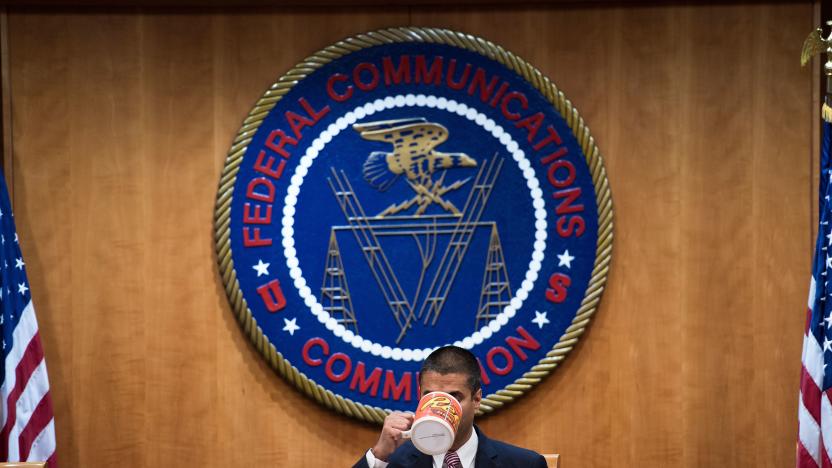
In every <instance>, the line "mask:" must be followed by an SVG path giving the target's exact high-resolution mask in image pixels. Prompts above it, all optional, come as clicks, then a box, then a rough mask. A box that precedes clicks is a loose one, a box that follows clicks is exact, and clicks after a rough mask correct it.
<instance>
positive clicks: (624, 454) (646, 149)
mask: <svg viewBox="0 0 832 468" xmlns="http://www.w3.org/2000/svg"><path fill="white" fill-rule="evenodd" d="M812 14H813V12H812V5H811V4H810V3H803V4H791V3H790V4H785V5H778V4H763V5H748V4H743V5H741V6H730V5H721V6H707V5H687V6H673V5H667V6H658V5H652V6H610V5H592V6H580V5H577V6H576V5H569V4H566V5H563V4H560V5H552V6H535V7H513V8H509V7H501V8H495V7H489V8H473V7H472V8H457V9H451V10H449V9H447V8H443V9H438V8H435V7H422V6H418V7H417V6H414V7H412V8H409V9H408V8H399V9H394V10H387V11H379V10H378V9H355V8H352V9H320V10H312V9H310V10H286V11H284V10H278V9H274V10H257V11H241V12H228V11H217V12H205V13H196V12H170V13H166V12H164V11H154V12H147V11H141V10H132V11H129V10H125V11H119V12H106V11H87V12H81V13H78V12H75V13H71V12H66V11H54V12H36V11H30V10H14V9H12V10H11V11H10V13H9V16H8V24H9V50H10V57H9V63H10V87H11V93H12V94H11V98H12V100H11V104H12V122H11V124H12V131H13V135H12V136H13V143H14V152H13V157H14V161H13V162H14V164H13V167H14V173H13V174H12V180H13V182H14V191H15V194H14V195H15V196H14V203H15V212H16V219H17V223H18V228H19V230H20V235H21V239H22V247H23V250H24V254H25V256H26V260H27V268H28V272H29V276H30V282H31V287H32V292H33V297H34V300H35V305H36V308H37V310H38V316H39V318H40V322H41V327H42V330H43V331H42V336H43V339H44V346H45V348H46V354H47V360H48V363H49V367H50V377H51V382H52V387H53V398H54V399H55V407H56V418H57V433H58V444H59V461H60V462H61V464H62V466H65V467H66V466H70V467H74V466H78V467H82V466H90V467H92V466H108V465H119V466H125V467H131V468H133V467H135V468H144V467H155V466H172V465H174V464H176V463H183V464H188V465H194V466H206V467H221V466H223V467H224V466H233V465H234V464H244V465H252V466H258V465H266V466H322V467H323V466H341V465H348V464H351V462H352V461H353V460H354V459H355V458H356V457H357V456H358V455H360V454H361V453H362V452H363V451H364V450H365V449H366V447H368V446H369V445H370V444H371V443H372V442H373V441H374V439H375V437H376V430H377V429H376V428H375V427H372V426H369V425H365V424H362V423H358V422H354V421H352V420H348V419H345V418H343V417H340V416H338V415H335V414H334V413H332V412H330V411H327V410H324V409H322V408H321V407H319V406H318V405H317V404H315V403H313V402H312V401H311V400H309V399H308V398H306V397H304V396H302V395H301V394H299V393H298V392H296V391H295V390H293V389H292V387H290V386H289V385H287V384H286V383H285V382H284V381H283V380H282V379H280V378H279V377H277V376H276V375H275V374H274V373H273V372H272V371H271V370H270V369H269V368H268V366H267V365H266V364H264V363H263V362H262V359H260V357H259V355H258V354H257V352H256V351H255V350H254V349H253V347H252V346H250V345H249V343H248V341H247V339H246V338H245V337H244V336H243V333H242V332H241V331H240V329H239V327H238V326H237V323H236V321H235V319H234V318H233V317H232V315H231V312H230V310H229V307H228V305H227V301H226V299H225V295H224V292H223V290H222V287H221V280H220V278H219V276H218V273H217V268H216V266H215V261H214V256H213V253H212V250H213V241H212V237H211V236H212V224H211V223H212V209H213V201H214V196H215V191H216V184H217V181H218V177H219V173H220V171H221V169H222V165H223V160H224V157H225V152H226V151H227V149H228V146H229V144H230V141H231V139H232V138H233V136H234V135H235V134H236V131H237V129H238V127H239V125H240V122H241V121H242V119H243V117H244V116H245V114H246V113H247V112H248V111H249V110H250V107H251V105H252V104H253V103H254V102H255V100H256V99H257V98H258V97H259V96H260V95H261V94H262V92H263V91H264V90H265V89H266V88H267V86H268V85H269V84H270V83H271V82H273V81H274V80H275V79H276V78H277V77H279V76H280V75H281V74H282V73H283V72H285V71H286V70H288V69H289V68H290V67H291V66H292V65H294V64H295V63H296V62H297V61H299V60H301V59H303V58H304V57H306V56H307V55H308V54H309V53H311V52H313V51H315V50H317V49H319V48H321V47H324V46H326V45H328V44H330V43H332V42H334V41H336V40H338V39H341V38H343V37H346V36H348V35H352V34H355V33H358V32H362V31H366V30H371V29H376V28H380V27H385V26H394V25H407V24H413V25H425V26H441V27H451V28H454V29H459V30H462V31H465V32H469V33H473V34H477V35H480V36H483V37H486V38H488V39H491V40H493V41H495V42H497V43H499V44H501V45H503V46H505V47H506V48H508V49H509V50H512V51H513V52H515V53H518V54H519V55H521V56H522V57H524V58H526V59H527V60H529V61H530V62H532V63H533V64H535V65H536V66H538V67H539V68H540V69H541V70H542V71H543V72H544V73H545V74H546V75H548V76H549V77H551V78H552V79H553V80H554V81H555V82H556V83H557V84H558V85H559V86H560V87H561V88H562V89H563V90H564V91H565V92H566V93H567V95H568V96H569V97H570V98H571V99H572V101H573V102H574V103H575V104H576V106H577V107H578V108H579V109H580V111H581V113H582V115H583V116H584V118H585V119H586V120H587V122H588V123H589V124H590V126H591V127H592V129H593V135H594V136H595V138H596V139H597V141H598V143H599V145H600V147H601V149H602V151H603V152H604V155H605V158H606V164H607V169H608V173H609V179H610V183H611V186H612V189H613V197H614V201H615V206H616V241H615V251H614V259H613V268H612V272H611V274H610V282H609V288H608V290H607V292H606V293H605V297H604V299H603V302H602V306H601V308H600V310H599V312H598V314H597V316H596V319H595V320H594V322H593V324H592V326H591V328H590V330H589V332H588V333H587V335H586V336H585V338H584V340H583V341H582V342H581V343H580V344H579V346H578V347H577V348H576V350H575V351H574V352H573V354H572V355H571V356H570V357H569V358H568V359H567V361H566V362H565V364H564V365H563V366H562V367H561V368H560V369H559V370H557V371H556V373H555V375H553V376H552V377H551V378H549V379H547V380H546V381H545V382H544V383H543V384H541V385H540V386H539V388H537V389H535V390H534V391H533V392H532V393H531V394H529V395H528V396H526V397H524V398H522V399H521V400H519V401H518V402H517V403H515V404H513V405H512V407H510V408H509V409H506V410H503V411H500V412H498V413H497V414H496V415H494V416H491V417H488V418H484V419H483V420H482V421H481V425H482V427H483V428H484V430H485V431H486V432H487V433H488V434H490V435H491V436H494V437H497V438H500V439H504V440H507V441H510V442H513V443H516V444H520V445H524V446H527V447H530V448H534V449H536V450H539V451H547V452H548V451H557V452H560V453H561V454H562V457H563V461H564V465H565V466H566V467H572V466H576V467H577V466H581V467H607V466H639V467H648V468H652V467H656V468H658V467H666V466H679V467H702V466H714V467H716V466H755V467H756V466H761V467H767V466H771V467H774V466H784V465H788V464H791V463H792V458H793V451H794V442H795V436H796V419H797V417H796V416H797V410H796V407H797V404H796V403H797V401H796V394H797V383H798V375H799V359H800V340H801V336H802V322H803V319H804V309H805V298H806V292H807V291H806V290H807V283H808V273H809V257H810V252H811V248H812V244H813V242H812V239H811V236H812V232H813V228H812V213H811V210H812V208H811V199H812V197H813V196H815V193H816V189H815V187H814V182H813V180H812V171H813V164H815V162H813V161H815V157H814V156H813V155H812V153H811V148H812V132H813V126H814V125H815V122H816V120H815V118H816V115H817V112H816V108H815V107H813V103H812V81H813V79H812V76H811V73H810V72H809V71H808V70H801V69H799V68H798V66H797V53H798V50H799V47H800V45H801V43H802V40H803V38H804V37H805V34H806V33H808V31H810V30H811V28H812V27H813V23H812Z"/></svg>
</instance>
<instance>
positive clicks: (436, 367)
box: [353, 346, 546, 468]
mask: <svg viewBox="0 0 832 468" xmlns="http://www.w3.org/2000/svg"><path fill="white" fill-rule="evenodd" d="M419 387H420V388H421V391H422V395H425V394H427V393H430V392H437V391H438V392H445V393H449V394H451V395H453V396H454V398H456V399H457V400H458V401H459V404H460V405H461V406H462V420H461V421H460V423H459V429H458V430H457V433H456V438H455V439H454V443H453V445H451V448H450V449H449V450H448V452H447V453H444V454H440V455H433V456H431V455H426V454H423V453H422V452H420V451H418V450H416V447H414V446H413V443H412V442H410V441H409V440H408V441H405V439H403V438H402V435H401V434H402V432H403V431H406V430H408V429H410V426H411V425H412V424H413V415H412V414H410V413H401V412H393V413H391V414H390V415H388V416H387V418H385V419H384V426H383V427H382V429H381V434H380V435H379V438H378V441H377V442H376V444H375V445H374V446H373V448H371V449H370V450H368V451H367V453H366V454H365V455H364V457H362V458H361V459H360V460H359V461H358V463H356V464H355V466H354V467H353V468H502V467H517V468H520V467H523V468H527V467H530V468H546V461H545V460H544V459H543V457H542V456H540V455H539V454H537V453H535V452H532V451H531V450H526V449H522V448H519V447H515V446H513V445H509V444H506V443H504V442H500V441H496V440H491V439H489V438H488V437H486V436H485V434H483V433H482V431H480V429H479V428H478V427H475V426H474V414H475V413H476V412H477V409H479V407H480V400H482V384H481V382H480V366H479V363H478V362H477V358H476V357H474V355H473V354H471V352H470V351H468V350H466V349H463V348H459V347H456V346H445V347H443V348H439V349H437V350H436V351H434V352H433V353H431V354H430V356H428V358H427V359H426V360H425V362H424V363H423V364H422V369H421V371H420V373H419Z"/></svg>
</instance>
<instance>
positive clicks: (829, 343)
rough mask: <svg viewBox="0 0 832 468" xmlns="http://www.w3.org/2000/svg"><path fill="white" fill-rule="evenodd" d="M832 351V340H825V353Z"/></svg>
mask: <svg viewBox="0 0 832 468" xmlns="http://www.w3.org/2000/svg"><path fill="white" fill-rule="evenodd" d="M827 351H832V340H830V339H829V338H826V337H824V338H823V352H824V353H825V352H827Z"/></svg>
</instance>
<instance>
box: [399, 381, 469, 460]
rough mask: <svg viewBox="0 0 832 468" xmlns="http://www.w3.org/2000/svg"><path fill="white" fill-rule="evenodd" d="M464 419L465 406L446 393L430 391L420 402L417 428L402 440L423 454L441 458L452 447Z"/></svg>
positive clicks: (414, 425)
mask: <svg viewBox="0 0 832 468" xmlns="http://www.w3.org/2000/svg"><path fill="white" fill-rule="evenodd" d="M461 420H462V405H460V404H459V402H458V401H457V400H456V398H454V397H453V396H451V395H449V394H447V393H444V392H430V393H428V394H426V395H425V396H423V397H422V399H421V400H419V406H418V407H417V408H416V414H415V415H414V417H413V425H412V426H410V430H409V431H404V432H402V437H404V438H406V439H410V440H412V441H413V445H414V446H415V447H416V448H417V449H418V450H419V451H420V452H422V453H426V454H428V455H439V454H441V453H445V452H447V451H448V449H450V448H451V445H453V443H454V437H456V431H457V429H459V422H460V421H461Z"/></svg>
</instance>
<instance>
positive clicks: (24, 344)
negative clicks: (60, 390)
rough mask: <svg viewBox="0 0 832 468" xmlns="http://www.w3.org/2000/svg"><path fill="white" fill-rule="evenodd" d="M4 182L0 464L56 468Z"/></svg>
mask: <svg viewBox="0 0 832 468" xmlns="http://www.w3.org/2000/svg"><path fill="white" fill-rule="evenodd" d="M24 265H25V263H23V256H22V255H21V253H20V245H19V244H18V239H17V231H16V230H15V227H14V218H13V217H12V210H11V204H10V203H9V194H8V191H7V190H6V182H5V179H4V178H3V177H2V175H0V307H1V308H2V311H1V312H0V330H2V343H1V345H2V349H3V361H4V363H5V365H4V366H3V375H2V381H0V382H2V384H1V385H0V398H1V399H2V405H0V410H2V413H0V416H2V420H3V428H2V430H0V460H3V461H46V462H47V466H48V468H56V464H55V418H54V417H53V415H52V401H51V399H50V397H49V379H48V378H47V376H46V361H45V360H44V358H43V347H42V346H41V343H40V335H39V334H38V322H37V320H36V319H35V309H34V307H33V306H32V295H31V293H30V291H29V281H28V280H27V279H26V269H25V268H24Z"/></svg>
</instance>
